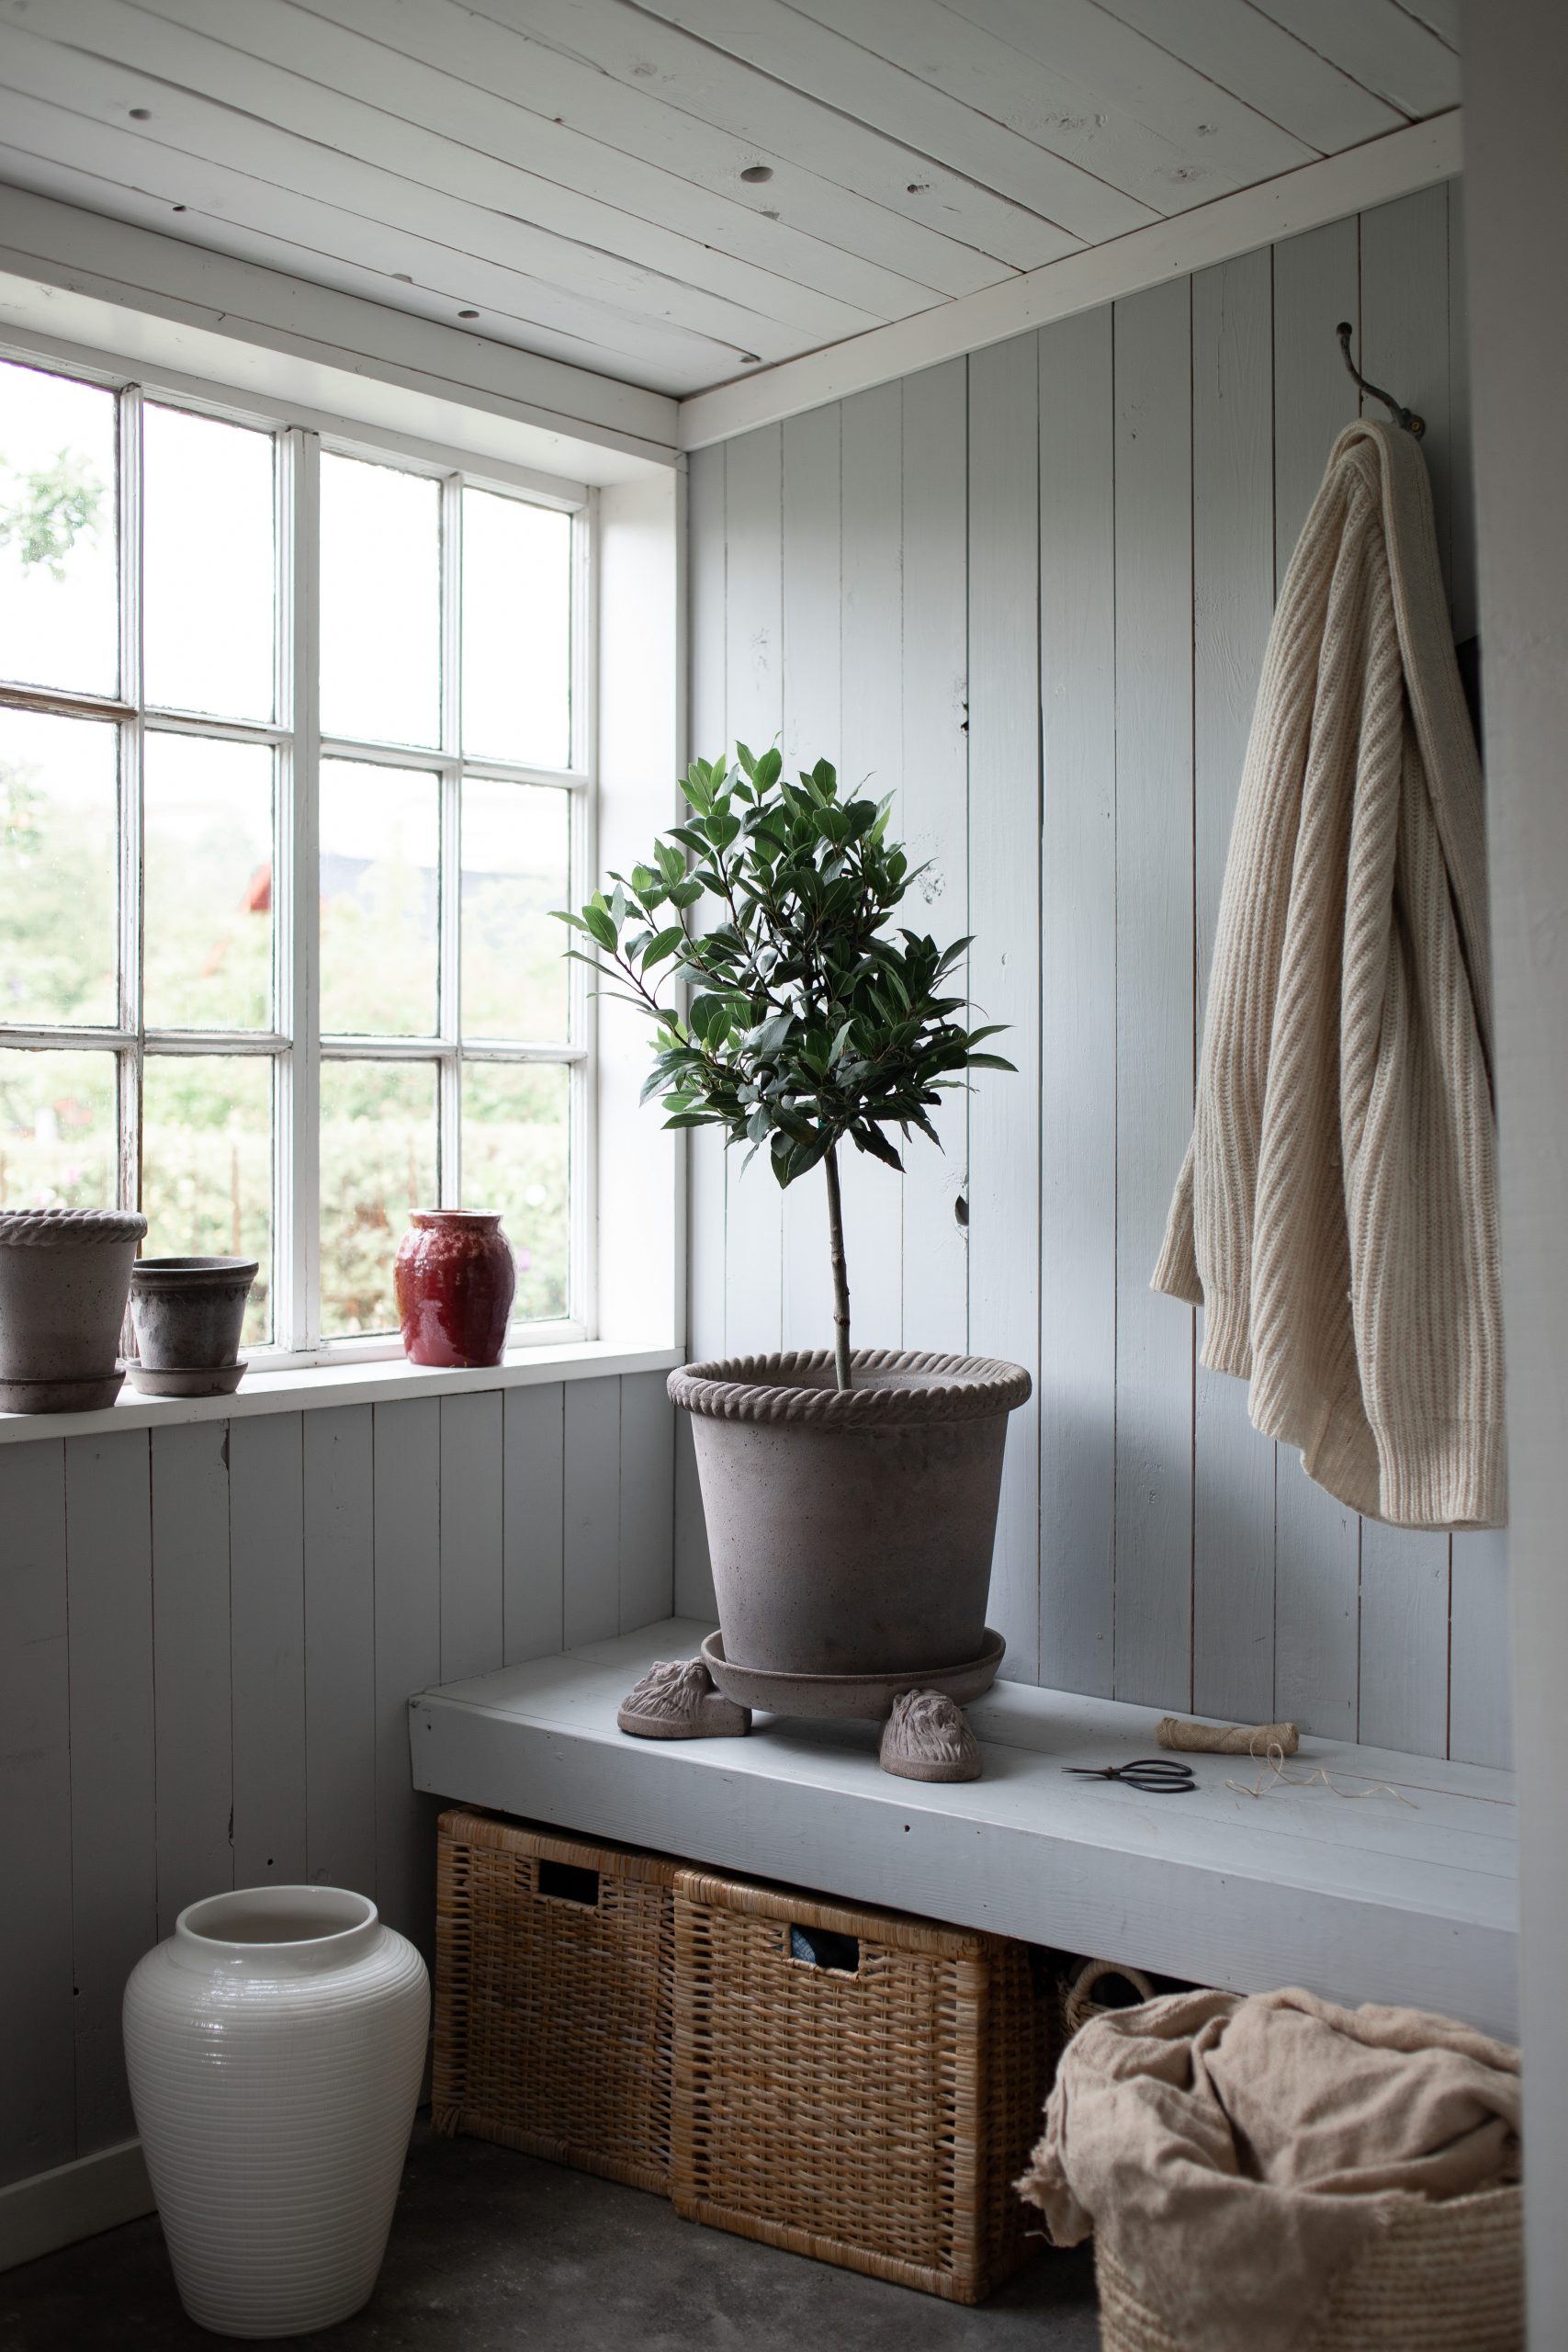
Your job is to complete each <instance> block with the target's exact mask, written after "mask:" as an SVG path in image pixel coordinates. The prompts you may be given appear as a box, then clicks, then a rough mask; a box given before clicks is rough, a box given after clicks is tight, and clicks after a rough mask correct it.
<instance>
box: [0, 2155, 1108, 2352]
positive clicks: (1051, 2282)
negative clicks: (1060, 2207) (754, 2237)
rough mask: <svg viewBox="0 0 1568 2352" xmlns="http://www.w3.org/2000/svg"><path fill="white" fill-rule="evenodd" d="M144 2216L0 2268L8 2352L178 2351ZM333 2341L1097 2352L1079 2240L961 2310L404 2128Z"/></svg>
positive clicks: (353, 2344) (472, 2346)
mask: <svg viewBox="0 0 1568 2352" xmlns="http://www.w3.org/2000/svg"><path fill="white" fill-rule="evenodd" d="M218 2340H219V2339H217V2338H215V2337H213V2336H211V2335H208V2334H207V2333H206V2332H205V2331H204V2330H203V2329H201V2328H198V2327H197V2326H195V2325H193V2324H192V2323H191V2322H190V2321H189V2320H187V2319H186V2315H185V2313H184V2312H183V2311H182V2310H181V2309H180V2305H179V2300H178V2297H177V2296H176V2295H175V2287H174V2281H173V2279H172V2278H171V2276H170V2273H169V2264H168V2257H167V2256H166V2254H165V2253H164V2240H163V2236H162V2233H161V2232H160V2230H159V2227H158V2224H157V2222H156V2221H155V2220H153V2219H151V2218H150V2219H149V2220H147V2221H144V2222H130V2223H129V2224H128V2225H127V2226H126V2227H125V2228H124V2229H119V2230H111V2231H109V2232H107V2233H106V2234H105V2235H104V2236H103V2237H98V2238H93V2239H90V2240H89V2241H88V2242H87V2243H86V2244H85V2245H75V2246H71V2247H68V2248H67V2249H66V2251H65V2252H64V2253H62V2254H56V2255H51V2256H49V2257H48V2258H47V2259H46V2260H44V2261H42V2262H34V2263H29V2264H28V2266H27V2267H26V2268H24V2269H21V2270H12V2271H8V2272H6V2274H5V2275H4V2276H3V2277H0V2345H3V2346H5V2347H6V2352H187V2348H188V2352H195V2348H196V2347H197V2346H211V2345H213V2344H214V2343H215V2342H216V2341H218ZM292 2340H293V2341H294V2342H295V2343H298V2344H305V2345H321V2346H330V2347H332V2352H370V2347H372V2346H374V2347H376V2352H514V2347H523V2346H528V2347H531V2352H532V2348H533V2347H536V2352H979V2347H980V2346H985V2347H987V2352H1024V2347H1026V2346H1027V2347H1028V2352H1098V2346H1099V2343H1100V2330H1099V2325H1098V2324H1097V2321H1096V2318H1095V2300H1094V2271H1093V2265H1092V2262H1091V2260H1090V2258H1089V2249H1088V2248H1087V2247H1085V2248H1082V2249H1080V2250H1078V2251H1077V2252H1075V2253H1072V2254H1053V2253H1051V2252H1050V2251H1049V2250H1047V2251H1046V2252H1045V2253H1044V2254H1043V2255H1042V2256H1041V2257H1040V2259H1039V2260H1038V2261H1037V2262H1035V2263H1033V2264H1032V2265H1031V2266H1030V2267H1029V2268H1028V2269H1026V2270H1024V2271H1021V2273H1020V2274H1019V2275H1018V2277H1017V2278H1014V2279H1012V2280H1010V2282H1009V2284H1008V2285H1006V2286H1005V2287H1002V2288H999V2289H998V2291H997V2293H996V2294H995V2295H993V2296H992V2297H991V2299H990V2301H989V2302H987V2303H986V2304H985V2305H983V2306H982V2307H981V2308H980V2309H978V2310H976V2311H965V2310H963V2309H961V2308H960V2307H959V2306H958V2305H956V2304H953V2303H943V2302H939V2301H937V2299H936V2298H935V2297H934V2296H931V2295H918V2294H913V2293H910V2292H909V2291H908V2290H907V2289H905V2288H902V2287H887V2286H884V2285H883V2284H882V2282H881V2281H880V2280H879V2279H874V2278H860V2277H858V2276H857V2275H856V2274H855V2273H854V2272H852V2271H849V2270H836V2269H833V2268H831V2267H829V2265H828V2264H826V2263H820V2262H807V2261H805V2260H803V2259H802V2258H801V2257H800V2256H796V2255H792V2254H780V2253H778V2252H777V2251H776V2250H775V2249H774V2248H773V2247H772V2246H762V2245H752V2244H751V2243H750V2240H749V2239H745V2238H736V2237H730V2236H728V2235H727V2234H726V2233H723V2232H722V2231H718V2230H706V2229H700V2228H697V2227H696V2226H694V2224H693V2223H691V2222H682V2221H680V2220H678V2219H677V2217H676V2214H675V2212H674V2210H673V2208H672V2207H671V2206H670V2205H667V2204H666V2203H665V2202H664V2201H663V2199H660V2198H657V2197H648V2196H644V2195H643V2194H642V2193H641V2192H640V2191H638V2190H637V2189H635V2188H616V2187H615V2186H614V2185H613V2184H612V2183H610V2182H608V2181H602V2180H593V2179H591V2178H590V2177H588V2176H587V2175H586V2174H584V2173H575V2172H564V2171H562V2170H561V2169H560V2168H559V2167H558V2165H547V2164H538V2163H536V2162H535V2160H534V2159H533V2158H532V2157H529V2156H519V2155H514V2154H513V2153H512V2152H511V2150H510V2149H506V2148H495V2147H491V2146H489V2145H488V2144H486V2143H484V2142H482V2141H479V2140H437V2139H434V2138H433V2137H432V2135H431V2133H430V2131H429V2130H428V2127H427V2126H426V2125H425V2124H424V2123H423V2120H422V2121H421V2123H420V2125H419V2126H418V2128H417V2130H416V2131H415V2135H414V2143H413V2147H412V2151H411V2153H410V2156H409V2165H408V2171H407V2174H406V2176H405V2178H404V2183H403V2190H402V2195H401V2197H400V2199H399V2203H398V2212H397V2219H396V2221H395V2222H393V2224H392V2239H391V2245H390V2246H389V2249H388V2253H387V2261H386V2267H385V2268H384V2269H383V2271H382V2273H381V2280H380V2284H379V2286H378V2289H377V2290H376V2293H375V2295H374V2297H373V2298H372V2299H371V2301H370V2302H369V2303H368V2304H367V2307H366V2309H365V2310H364V2311H363V2312H360V2313H359V2314H358V2315H357V2317H356V2318H354V2319H351V2320H348V2321H346V2322H345V2323H344V2325H343V2326H341V2327H336V2328H333V2329H330V2330H329V2331H328V2332H327V2333H326V2334H325V2335H310V2336H297V2337H295V2338H293V2339H292Z"/></svg>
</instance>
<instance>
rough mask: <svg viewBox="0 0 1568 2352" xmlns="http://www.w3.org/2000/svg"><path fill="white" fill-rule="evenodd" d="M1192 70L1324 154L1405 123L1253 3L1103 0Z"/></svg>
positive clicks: (1247, 0)
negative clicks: (1223, 87)
mask: <svg viewBox="0 0 1568 2352" xmlns="http://www.w3.org/2000/svg"><path fill="white" fill-rule="evenodd" d="M1101 5H1102V6H1105V7H1106V9H1107V11H1108V13H1109V14H1110V15H1111V16H1112V17H1121V19H1122V23H1123V24H1124V25H1136V26H1137V27H1138V28H1139V30H1140V31H1142V32H1145V33H1148V34H1150V35H1152V37H1153V38H1154V39H1155V40H1157V41H1160V42H1162V43H1163V45H1164V46H1165V47H1166V48H1168V49H1171V50H1174V51H1175V52H1176V54H1177V55H1178V56H1179V57H1182V58H1185V59H1186V61H1187V62H1188V63H1189V64H1190V65H1195V66H1197V67H1198V69H1199V71H1200V72H1201V73H1203V74H1209V75H1210V76H1211V77H1212V79H1213V80H1214V81H1216V82H1223V83H1224V86H1225V88H1226V89H1227V90H1234V91H1235V94H1236V96H1237V97H1239V98H1245V99H1246V100H1247V104H1248V105H1249V106H1252V107H1257V108H1258V112H1259V113H1260V114H1266V115H1268V116H1269V118H1270V119H1271V120H1272V121H1274V122H1278V123H1280V124H1282V126H1283V127H1284V129H1285V130H1293V131H1294V132H1295V134H1296V137H1297V138H1298V139H1304V140H1305V141H1306V142H1307V144H1308V145H1309V146H1311V147H1316V148H1318V149H1319V150H1320V151H1321V152H1322V153H1324V154H1325V155H1335V154H1337V153H1339V151H1340V149H1341V148H1344V147H1353V146H1356V145H1357V144H1359V141H1361V140H1363V139H1378V138H1381V137H1382V133H1383V132H1384V131H1385V130H1398V129H1399V128H1400V126H1401V124H1402V123H1403V122H1404V119H1405V117H1404V115H1403V114H1402V113H1401V111H1400V109H1399V108H1398V107H1392V106H1390V105H1388V103H1387V102H1386V101H1385V100H1384V99H1382V98H1379V97H1375V96H1373V94H1372V93H1371V90H1366V89H1363V88H1362V87H1361V85H1360V84H1359V82H1356V81H1353V80H1352V79H1351V77H1350V76H1349V74H1343V73H1341V72H1340V71H1339V69H1338V67H1337V66H1335V65H1331V64H1330V63H1329V62H1328V60H1327V59H1326V58H1325V57H1319V56H1318V55H1317V53H1316V52H1315V51H1314V50H1313V49H1311V48H1309V47H1308V46H1307V44H1306V42H1305V41H1303V40H1296V39H1295V37H1294V36H1293V35H1292V34H1291V33H1288V32H1287V31H1286V30H1285V28H1284V27H1283V26H1282V25H1276V24H1274V23H1272V22H1271V21H1270V20H1269V17H1266V16H1263V15H1261V14H1260V13H1259V12H1258V10H1257V9H1256V8H1254V7H1253V6H1252V0H1101Z"/></svg>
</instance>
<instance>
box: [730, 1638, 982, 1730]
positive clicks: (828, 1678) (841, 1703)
mask: <svg viewBox="0 0 1568 2352" xmlns="http://www.w3.org/2000/svg"><path fill="white" fill-rule="evenodd" d="M1006 1650H1007V1643H1006V1642H1005V1641H1004V1640H1003V1638H1002V1636H1001V1634H998V1633H994V1632H993V1631H992V1629H991V1628H990V1626H988V1625H987V1628H986V1640H985V1645H984V1647H983V1648H982V1650H981V1651H980V1654H979V1656H978V1657H972V1658H966V1659H965V1660H964V1662H963V1664H961V1665H958V1666H936V1667H932V1666H922V1667H917V1668H914V1669H913V1670H912V1671H910V1670H908V1669H907V1670H906V1671H905V1672H903V1673H901V1674H771V1673H769V1672H767V1671H766V1670H765V1669H764V1668H758V1667H751V1666H731V1665H730V1663H729V1661H728V1658H727V1657H725V1655H724V1635H723V1634H721V1633H716V1634H708V1636H707V1638H706V1640H705V1642H704V1644H703V1649H702V1655H703V1662H704V1664H705V1666H706V1668H707V1670H708V1672H709V1673H710V1674H711V1675H712V1677H713V1679H714V1681H715V1683H716V1685H717V1687H718V1689H719V1690H720V1691H723V1693H724V1695H725V1697H726V1698H727V1699H732V1700H734V1702H735V1703H736V1705H737V1706H740V1707H761V1708H765V1709H766V1710H767V1712H768V1713H770V1714H775V1715H860V1716H869V1717H871V1718H872V1719H873V1720H875V1721H879V1720H880V1719H881V1718H882V1717H883V1716H884V1715H886V1714H887V1713H890V1712H891V1710H892V1706H893V1702H894V1700H895V1699H899V1698H902V1697H903V1695H904V1693H905V1691H942V1693H943V1695H944V1696H945V1697H947V1698H949V1699H953V1700H956V1702H958V1704H959V1705H960V1706H962V1705H963V1704H964V1702H965V1701H967V1700H970V1699H978V1698H980V1697H982V1696H983V1695H984V1693H985V1692H986V1691H988V1690H989V1689H990V1687H991V1685H992V1683H993V1682H994V1681H995V1680H996V1679H997V1669H998V1667H999V1666H1000V1665H1001V1662H1002V1658H1003V1656H1004V1655H1005V1653H1006Z"/></svg>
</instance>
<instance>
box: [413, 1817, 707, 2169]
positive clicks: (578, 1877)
mask: <svg viewBox="0 0 1568 2352" xmlns="http://www.w3.org/2000/svg"><path fill="white" fill-rule="evenodd" d="M674 1882H675V1866H674V1864H673V1863H671V1862H667V1861H662V1860H660V1859H659V1858H658V1857H657V1856H655V1855H651V1854H636V1853H627V1852H626V1851H623V1850H622V1849H618V1848H616V1847H614V1846H592V1845H585V1844H582V1843H581V1842H579V1841H576V1840H569V1839H566V1838H552V1837H550V1836H548V1835H547V1833H546V1832H545V1831H543V1830H537V1829H526V1828H524V1827H522V1826H520V1825H519V1824H518V1823H516V1822H513V1821H499V1820H492V1819H491V1818H489V1817H488V1816H487V1815H483V1814H477V1813H446V1814H443V1815H442V1816H441V1829H440V1843H439V1849H438V1860H437V1868H436V1898H435V1903H436V1910H435V2062H434V2076H433V2080H432V2087H431V2113H432V2117H433V2119H434V2123H435V2127H436V2129H437V2131H447V2132H456V2131H467V2132H471V2133H473V2134H474V2135H475V2136H476V2137H477V2138H479V2139H481V2140H500V2141H502V2142H504V2143H505V2144H506V2145H507V2146H508V2147H509V2148H522V2149H524V2150H525V2151H526V2152H527V2154H530V2155H535V2156H548V2157H550V2158H551V2159H552V2160H553V2161H554V2162H556V2163H557V2164H566V2165H576V2166H577V2167H578V2168H579V2169H580V2170H581V2171H583V2172H593V2173H600V2174H602V2175H603V2176H604V2177H605V2178H607V2179H610V2180H622V2181H626V2182H629V2183H630V2185H631V2186H632V2187H633V2188H650V2189H654V2190H656V2191H658V2192H659V2194H660V2195H661V2196H666V2195H668V2194H669V2189H670V2107H671V2074H670V2068H671V1985H672V1974H673V1964H674V1916H673V1905H674Z"/></svg>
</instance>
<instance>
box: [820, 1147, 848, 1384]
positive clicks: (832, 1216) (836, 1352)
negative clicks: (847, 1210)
mask: <svg viewBox="0 0 1568 2352" xmlns="http://www.w3.org/2000/svg"><path fill="white" fill-rule="evenodd" d="M822 1165H823V1168H824V1170H826V1172H827V1177H828V1232H829V1239H830V1242H831V1248H832V1260H833V1376H834V1381H835V1385H837V1386H838V1387H840V1388H852V1387H853V1385H854V1383H853V1381H852V1379H851V1377H850V1277H849V1269H848V1268H847V1266H846V1265H845V1263H844V1207H843V1203H842V1202H841V1201H840V1198H839V1147H838V1145H837V1144H835V1145H834V1146H833V1148H832V1149H831V1150H830V1151H829V1154H828V1157H827V1159H825V1160H824V1161H823V1163H822Z"/></svg>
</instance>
